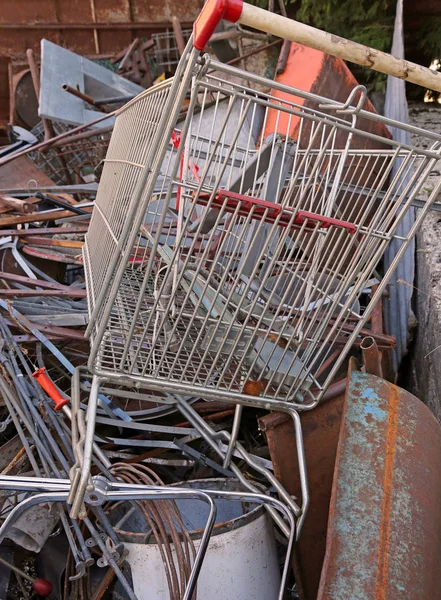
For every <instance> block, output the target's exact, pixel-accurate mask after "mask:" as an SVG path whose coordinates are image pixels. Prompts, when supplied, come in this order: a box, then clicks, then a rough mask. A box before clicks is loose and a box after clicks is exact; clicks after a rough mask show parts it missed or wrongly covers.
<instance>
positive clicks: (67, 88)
mask: <svg viewBox="0 0 441 600" xmlns="http://www.w3.org/2000/svg"><path fill="white" fill-rule="evenodd" d="M61 87H62V88H63V90H64V91H65V92H68V93H69V94H72V96H75V97H76V98H79V99H80V100H84V102H87V103H88V104H91V105H92V106H96V104H95V100H94V99H93V98H92V96H88V95H87V94H85V93H84V92H80V90H77V89H76V88H74V87H72V86H71V85H69V84H68V83H63V84H62V86H61Z"/></svg>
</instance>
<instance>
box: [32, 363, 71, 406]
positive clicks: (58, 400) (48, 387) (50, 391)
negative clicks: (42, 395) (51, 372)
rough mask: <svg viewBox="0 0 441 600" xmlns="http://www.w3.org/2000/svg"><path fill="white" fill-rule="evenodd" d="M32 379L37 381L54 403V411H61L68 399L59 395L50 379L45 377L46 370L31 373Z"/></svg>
mask: <svg viewBox="0 0 441 600" xmlns="http://www.w3.org/2000/svg"><path fill="white" fill-rule="evenodd" d="M32 377H33V378H34V379H36V380H37V381H38V383H39V384H40V385H41V387H42V388H43V389H44V391H45V392H46V394H47V395H48V396H50V397H51V399H52V400H53V401H54V404H55V408H54V410H56V411H59V410H61V409H62V408H63V406H64V405H65V404H67V403H68V402H69V399H68V398H65V397H64V396H62V395H61V394H60V392H59V391H58V389H57V388H56V387H55V384H54V382H53V381H52V379H51V378H50V377H49V376H48V375H46V369H45V368H44V367H43V368H42V369H37V370H36V371H35V373H32Z"/></svg>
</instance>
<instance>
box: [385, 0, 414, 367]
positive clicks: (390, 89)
mask: <svg viewBox="0 0 441 600" xmlns="http://www.w3.org/2000/svg"><path fill="white" fill-rule="evenodd" d="M391 53H392V54H393V55H394V56H396V57H399V58H404V44H403V0H398V2H397V12H396V17H395V30H394V37H393V43H392V51H391ZM384 114H385V116H386V117H390V118H392V119H395V120H397V121H401V122H402V123H408V122H409V111H408V108H407V100H406V84H405V82H404V81H402V80H401V79H397V78H396V77H388V81H387V90H386V103H385V107H384ZM391 133H392V136H393V139H394V140H397V141H398V142H400V143H403V144H409V143H410V134H409V133H408V132H406V131H404V130H403V129H400V130H396V129H392V130H391ZM396 169H397V166H396V167H395V171H396ZM414 221H415V209H414V208H410V209H409V211H408V212H407V214H406V216H405V217H404V219H403V221H402V223H401V224H400V226H399V228H398V230H397V232H396V234H397V235H400V236H407V234H408V232H409V230H410V228H411V227H412V225H413V223H414ZM400 245H401V243H400V242H399V241H397V240H393V241H392V242H391V244H390V245H389V247H388V249H387V251H386V253H385V256H384V262H385V268H387V267H389V265H390V264H391V262H392V261H393V259H394V257H395V255H396V253H397V251H398V248H399V247H400ZM414 275H415V241H412V243H411V244H410V246H409V248H408V249H407V251H406V252H405V254H404V256H403V258H402V260H401V262H400V264H399V266H398V268H397V270H396V271H395V273H394V275H393V277H392V278H391V282H390V284H389V286H388V289H389V299H388V301H387V302H385V303H384V308H385V321H386V330H387V333H389V334H391V335H393V336H395V337H396V339H397V344H396V348H395V350H394V368H395V369H396V368H397V367H398V365H399V363H400V361H401V359H402V357H403V356H404V355H405V354H406V353H407V346H408V342H409V336H408V322H409V318H410V317H411V316H412V308H411V299H412V291H413V288H412V285H413V280H414ZM402 282H406V283H402Z"/></svg>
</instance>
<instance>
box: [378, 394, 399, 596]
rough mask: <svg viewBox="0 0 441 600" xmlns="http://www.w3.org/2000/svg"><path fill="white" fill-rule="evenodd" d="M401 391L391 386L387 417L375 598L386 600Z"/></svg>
mask: <svg viewBox="0 0 441 600" xmlns="http://www.w3.org/2000/svg"><path fill="white" fill-rule="evenodd" d="M398 398H399V391H398V388H397V387H396V386H394V385H392V386H391V387H390V394H389V407H388V408H389V414H388V418H387V436H386V450H385V452H386V457H385V461H384V482H383V507H382V510H381V526H380V543H379V552H378V567H377V585H376V590H375V598H376V599H377V600H386V589H387V585H386V584H387V575H388V567H389V545H390V523H391V518H390V517H391V508H392V486H393V480H394V466H395V453H396V448H397V426H398Z"/></svg>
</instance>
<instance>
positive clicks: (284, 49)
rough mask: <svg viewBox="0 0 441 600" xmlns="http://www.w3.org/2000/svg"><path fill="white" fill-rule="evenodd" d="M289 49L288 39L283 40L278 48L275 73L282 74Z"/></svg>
mask: <svg viewBox="0 0 441 600" xmlns="http://www.w3.org/2000/svg"><path fill="white" fill-rule="evenodd" d="M290 49H291V42H290V41H289V40H283V44H282V47H281V49H280V54H279V60H278V61H277V67H276V74H277V75H282V73H284V72H285V69H286V63H287V62H288V56H289V51H290Z"/></svg>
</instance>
